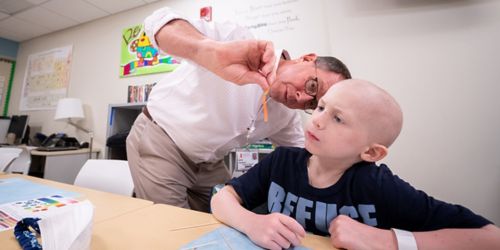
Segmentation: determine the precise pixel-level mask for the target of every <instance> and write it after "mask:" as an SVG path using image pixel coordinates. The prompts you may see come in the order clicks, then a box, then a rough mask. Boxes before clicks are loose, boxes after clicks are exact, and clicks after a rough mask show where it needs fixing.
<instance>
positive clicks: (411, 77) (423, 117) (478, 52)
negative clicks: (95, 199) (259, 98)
mask: <svg viewBox="0 0 500 250" xmlns="http://www.w3.org/2000/svg"><path fill="white" fill-rule="evenodd" d="M210 2H213V1H180V0H170V1H160V2H158V3H153V4H150V5H148V6H144V7H141V8H138V9H135V10H131V11H127V12H123V13H120V14H117V15H114V16H111V17H107V18H103V19H100V20H96V21H93V22H90V23H87V24H84V25H80V26H77V27H74V28H69V29H66V30H63V31H60V32H56V33H53V34H49V35H46V36H42V37H39V38H35V39H33V40H30V41H26V42H23V43H21V44H20V47H19V52H18V57H17V61H18V64H17V70H16V73H15V78H14V88H13V91H12V100H11V109H10V113H11V114H17V113H28V114H29V115H30V124H31V125H33V126H41V127H42V131H43V132H45V133H53V132H59V131H65V132H67V133H68V134H70V135H75V133H76V132H75V131H74V130H73V129H72V128H71V127H68V126H65V125H64V123H62V122H55V121H53V120H52V117H53V116H54V111H53V110H51V111H37V112H20V111H19V101H20V95H21V89H22V81H23V78H24V74H25V70H26V62H27V58H28V56H29V55H30V54H33V53H37V52H40V51H44V50H48V49H51V48H55V47H62V46H65V45H70V44H71V45H73V62H72V67H71V80H70V87H69V90H68V96H70V97H78V98H81V99H82V101H83V103H84V106H85V112H86V115H87V118H86V119H85V120H84V121H82V122H81V123H80V125H82V126H85V127H89V128H91V129H93V130H94V131H95V141H96V144H97V146H100V147H101V149H104V147H103V145H104V143H105V136H106V122H107V121H106V120H107V115H108V114H107V112H108V104H110V103H125V102H126V95H127V86H128V85H129V84H143V83H151V82H155V81H157V80H158V79H160V78H161V74H157V75H148V76H143V77H132V78H123V79H120V78H119V77H118V69H119V67H118V65H119V54H120V37H121V31H122V29H123V28H124V27H128V26H130V25H133V24H136V23H139V22H142V20H143V19H144V17H146V16H147V15H148V14H150V13H151V12H152V11H153V10H155V9H157V8H159V7H160V6H164V5H170V6H172V7H175V8H178V9H181V10H183V11H184V12H188V13H192V15H194V16H195V15H197V13H198V11H199V7H201V6H203V5H205V4H210ZM315 4H321V5H322V6H324V7H323V8H322V10H323V11H324V12H323V13H321V14H322V15H324V16H325V17H326V20H324V22H321V23H318V24H317V25H318V26H317V28H318V29H321V31H323V30H324V29H325V26H326V27H327V29H326V30H327V32H320V33H322V34H323V35H322V36H315V37H303V36H302V34H297V36H295V37H290V38H289V42H290V43H293V45H292V47H295V45H296V44H297V43H298V42H301V43H304V44H308V43H307V41H309V40H312V39H321V40H327V41H328V42H329V43H330V44H331V48H330V50H331V53H332V55H335V56H338V57H339V58H341V59H342V60H344V61H345V62H346V64H347V65H348V66H349V67H350V68H351V70H352V73H353V75H354V76H355V77H357V78H364V79H369V80H371V81H373V82H375V83H377V84H379V85H381V86H382V87H384V88H386V89H387V90H388V91H389V92H391V93H392V94H393V95H394V96H395V97H396V98H397V99H398V100H399V101H400V103H401V106H402V108H403V111H404V113H405V124H404V128H403V132H402V134H401V136H400V138H399V140H398V141H397V142H396V143H395V144H394V145H393V147H392V149H391V153H390V155H389V157H388V158H387V159H386V160H384V161H383V162H386V163H388V164H389V166H390V167H391V169H393V170H394V172H395V173H397V174H398V175H400V176H401V177H402V178H404V179H406V180H408V181H409V182H411V183H413V184H414V186H416V187H417V188H420V189H423V190H425V191H427V192H428V193H429V194H432V195H434V196H435V197H437V198H440V199H444V200H447V201H450V202H453V203H460V204H463V205H465V206H467V207H469V208H471V209H473V210H474V211H476V212H478V213H481V214H483V215H485V216H486V217H487V218H488V219H490V220H493V221H494V222H496V223H500V210H499V209H498V207H500V196H499V195H498V194H497V192H498V190H500V181H499V180H500V154H498V149H499V148H500V134H499V132H498V128H499V127H500V112H499V111H498V107H500V100H499V99H498V98H495V97H496V95H497V93H500V86H499V85H498V84H496V82H497V81H498V79H499V78H500V71H498V70H497V68H498V65H500V62H499V60H500V59H499V58H500V57H499V50H498V44H500V34H499V33H498V32H497V31H498V30H500V16H499V15H496V13H498V12H499V11H500V2H498V1H467V0H457V1H445V0H441V1H430V0H427V1H401V0H400V1H394V0H381V1H375V2H372V1H368V0H338V1H327V0H315V1H314V4H311V6H316V5H315ZM311 8H313V9H314V11H318V10H317V8H316V7H311ZM308 10H309V9H308V8H307V7H306V8H304V9H302V10H301V11H308ZM214 11H217V10H214ZM318 15H320V14H318ZM311 29H316V27H311ZM310 50H311V51H315V48H310ZM320 50H323V48H321V49H320ZM292 56H298V55H295V54H294V55H292ZM76 135H77V137H78V139H80V140H82V141H85V140H88V139H87V135H86V134H85V133H76Z"/></svg>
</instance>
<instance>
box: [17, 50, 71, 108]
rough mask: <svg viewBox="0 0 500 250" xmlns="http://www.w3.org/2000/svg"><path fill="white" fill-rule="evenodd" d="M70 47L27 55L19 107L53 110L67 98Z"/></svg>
mask: <svg viewBox="0 0 500 250" xmlns="http://www.w3.org/2000/svg"><path fill="white" fill-rule="evenodd" d="M71 54H72V46H66V47H62V48H55V49H52V50H48V51H44V52H40V53H37V54H32V55H30V56H29V57H28V64H27V65H26V74H25V76H24V84H23V92H22V95H21V103H20V109H21V110H42V109H54V108H55V107H56V105H57V102H58V101H59V99H61V98H64V97H66V94H67V91H68V85H69V74H70V69H71Z"/></svg>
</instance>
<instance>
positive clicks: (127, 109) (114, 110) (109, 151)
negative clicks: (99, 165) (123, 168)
mask: <svg viewBox="0 0 500 250" xmlns="http://www.w3.org/2000/svg"><path fill="white" fill-rule="evenodd" d="M145 105H146V103H145V102H140V103H124V104H110V105H109V107H108V121H107V130H106V150H105V156H104V157H105V158H106V159H117V160H126V159H127V151H126V148H125V141H124V140H125V139H126V135H127V134H128V131H130V128H131V127H132V125H133V124H134V121H135V119H136V118H137V116H138V115H139V114H140V113H141V112H142V107H144V106H145ZM110 137H113V138H114V139H113V142H114V143H113V145H110V146H108V141H109V138H110ZM120 137H122V138H121V139H123V144H121V143H119V141H121V139H119V138H120Z"/></svg>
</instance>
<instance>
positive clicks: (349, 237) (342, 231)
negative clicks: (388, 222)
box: [329, 215, 500, 250]
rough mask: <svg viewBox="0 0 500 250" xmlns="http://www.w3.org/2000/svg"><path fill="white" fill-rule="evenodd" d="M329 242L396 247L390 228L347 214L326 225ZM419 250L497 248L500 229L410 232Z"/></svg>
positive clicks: (349, 246)
mask: <svg viewBox="0 0 500 250" xmlns="http://www.w3.org/2000/svg"><path fill="white" fill-rule="evenodd" d="M329 232H330V235H331V236H330V237H331V241H332V245H333V246H334V247H337V248H345V249H397V240H396V236H395V235H394V233H393V232H392V231H391V230H384V229H378V228H375V227H372V226H368V225H365V224H362V223H360V222H358V221H355V220H353V219H351V218H349V217H348V216H345V215H340V216H338V217H336V218H335V219H334V220H333V221H332V223H331V224H330V228H329ZM413 235H414V236H415V240H416V242H417V247H418V249H419V250H425V249H500V229H499V228H498V227H496V226H494V225H492V224H489V225H486V226H484V227H482V228H477V229H451V228H450V229H441V230H436V231H428V232H414V233H413Z"/></svg>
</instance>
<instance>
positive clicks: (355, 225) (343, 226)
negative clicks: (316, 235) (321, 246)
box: [328, 215, 397, 250]
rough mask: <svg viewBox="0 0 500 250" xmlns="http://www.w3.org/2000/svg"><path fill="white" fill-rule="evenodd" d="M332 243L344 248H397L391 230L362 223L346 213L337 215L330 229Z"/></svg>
mask: <svg viewBox="0 0 500 250" xmlns="http://www.w3.org/2000/svg"><path fill="white" fill-rule="evenodd" d="M328 232H329V233H330V239H331V241H332V245H333V246H334V247H336V248H342V249H394V250H396V249H397V243H396V239H395V237H394V235H393V233H392V232H391V231H390V230H383V229H378V228H375V227H372V226H368V225H366V224H363V223H360V222H358V221H355V220H353V219H351V218H350V217H348V216H345V215H339V216H337V217H336V218H335V219H334V220H333V221H332V222H331V223H330V228H329V229H328Z"/></svg>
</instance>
